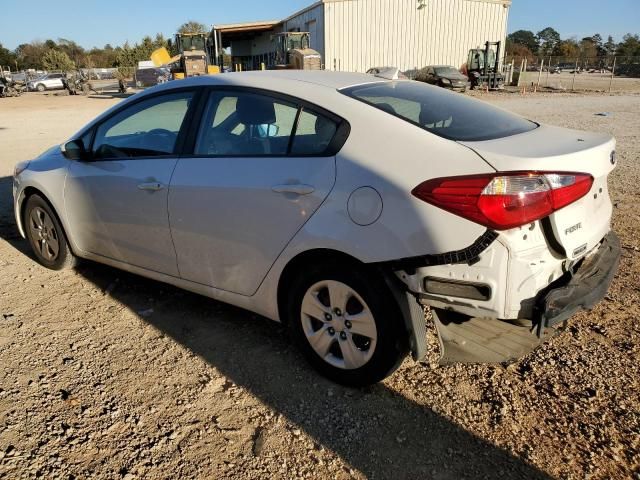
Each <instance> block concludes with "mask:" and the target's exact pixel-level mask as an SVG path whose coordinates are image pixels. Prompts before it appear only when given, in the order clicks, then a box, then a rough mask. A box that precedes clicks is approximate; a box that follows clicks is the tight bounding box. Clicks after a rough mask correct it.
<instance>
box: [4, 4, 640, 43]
mask: <svg viewBox="0 0 640 480" xmlns="http://www.w3.org/2000/svg"><path fill="white" fill-rule="evenodd" d="M8 1H9V2H10V6H5V7H4V8H3V9H2V13H1V14H0V43H2V44H3V45H4V46H5V47H6V48H9V49H14V48H15V47H17V46H18V45H20V44H21V43H27V42H30V41H32V40H46V39H49V38H51V39H53V40H56V39H58V38H66V39H70V40H75V41H76V42H77V43H79V44H80V45H82V46H83V47H85V48H91V47H94V46H97V47H102V46H104V45H105V44H107V43H110V44H112V45H114V46H115V45H121V44H122V43H124V42H125V40H129V42H131V43H135V42H137V41H139V40H140V39H141V38H142V37H143V36H144V35H155V33H157V32H161V33H163V34H164V35H165V36H166V37H171V36H173V34H174V33H175V30H176V29H177V28H178V26H180V25H181V24H182V23H184V22H186V21H188V20H196V21H199V22H201V23H204V24H206V25H212V24H216V23H218V24H220V23H233V22H244V21H254V20H271V19H274V20H275V19H282V18H285V17H287V16H289V15H290V14H292V13H294V12H295V11H297V10H299V9H301V8H304V7H306V6H307V5H310V4H312V3H313V2H314V1H315V0H233V1H231V0H187V1H184V2H182V1H176V0H172V1H166V0H156V1H153V2H152V1H146V2H145V1H144V0H100V1H97V0H61V1H55V0H54V1H52V0H22V1H16V0H8ZM547 26H552V27H553V28H555V29H556V30H558V31H559V32H560V34H561V36H562V37H563V38H567V37H571V36H574V35H575V36H576V37H578V38H582V37H585V36H591V35H593V34H594V33H596V32H598V33H600V34H601V35H602V36H603V37H604V38H605V39H606V37H607V35H609V34H611V35H613V36H614V38H615V39H616V40H620V39H621V38H622V35H624V34H625V33H628V32H632V33H640V31H639V30H640V0H535V1H534V0H513V4H512V6H511V11H510V13H509V25H508V30H509V32H513V31H516V30H520V29H524V30H532V31H533V32H538V31H540V30H542V29H543V28H545V27H547Z"/></svg>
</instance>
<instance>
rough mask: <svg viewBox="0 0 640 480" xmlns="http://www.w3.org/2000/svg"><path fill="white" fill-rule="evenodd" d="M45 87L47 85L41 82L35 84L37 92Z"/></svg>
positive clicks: (42, 90)
mask: <svg viewBox="0 0 640 480" xmlns="http://www.w3.org/2000/svg"><path fill="white" fill-rule="evenodd" d="M46 89H47V87H45V86H44V85H43V84H42V83H39V84H38V85H36V90H37V91H39V92H44V91H45V90H46Z"/></svg>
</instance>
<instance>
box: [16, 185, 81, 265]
mask: <svg viewBox="0 0 640 480" xmlns="http://www.w3.org/2000/svg"><path fill="white" fill-rule="evenodd" d="M23 225H24V229H25V232H26V235H27V239H28V240H29V244H30V245H31V249H32V250H33V253H34V255H35V257H36V260H38V262H39V263H40V264H42V265H43V266H45V267H47V268H50V269H51V270H62V269H64V268H71V267H73V266H74V265H75V263H76V262H75V257H74V256H73V254H72V253H71V249H70V248H69V244H68V243H67V237H66V236H65V233H64V230H63V229H62V226H61V225H60V222H59V221H58V217H56V215H55V214H54V213H53V210H52V209H51V207H50V206H49V204H48V203H47V202H45V201H44V199H43V198H42V197H40V196H39V195H32V196H30V197H29V198H28V199H27V204H26V206H25V211H24V219H23Z"/></svg>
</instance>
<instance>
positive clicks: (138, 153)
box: [65, 90, 195, 276]
mask: <svg viewBox="0 0 640 480" xmlns="http://www.w3.org/2000/svg"><path fill="white" fill-rule="evenodd" d="M194 95H195V94H194V92H193V91H189V90H186V91H178V92H176V91H173V93H165V94H160V95H154V96H152V97H143V98H142V99H141V100H140V101H138V102H136V103H134V104H131V105H128V106H126V107H125V108H124V109H122V110H120V111H118V112H116V113H115V114H113V115H112V116H110V117H109V118H108V119H106V120H104V121H103V122H102V123H100V124H99V125H97V126H96V127H95V128H94V129H93V131H92V133H93V132H94V133H93V136H94V139H93V142H92V146H91V147H90V149H91V154H90V156H89V158H88V160H87V161H73V162H72V163H71V164H70V166H69V171H68V175H67V180H66V183H65V206H66V211H67V216H68V218H69V224H70V226H71V230H72V237H73V239H74V240H75V242H76V244H77V245H78V247H79V248H81V249H82V250H84V251H86V252H90V253H93V254H97V255H100V256H103V257H107V258H111V259H115V260H119V261H122V262H126V263H129V264H131V265H135V266H138V267H142V268H145V269H149V270H153V271H156V272H161V273H165V274H168V275H174V276H178V269H177V266H176V255H175V250H174V248H173V244H172V242H171V232H170V230H169V220H168V216H167V198H168V192H169V188H168V187H169V183H170V180H171V175H172V173H173V170H174V168H175V166H176V162H177V158H178V157H177V152H178V149H179V148H180V140H181V138H183V136H184V133H185V131H186V123H187V122H188V118H189V115H190V109H191V107H193V104H194V103H195V102H194ZM87 143H89V142H87Z"/></svg>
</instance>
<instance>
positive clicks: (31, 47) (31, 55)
mask: <svg viewBox="0 0 640 480" xmlns="http://www.w3.org/2000/svg"><path fill="white" fill-rule="evenodd" d="M48 50H49V48H47V46H46V44H45V43H43V42H31V43H23V44H21V45H18V48H16V51H15V53H16V56H17V57H18V65H19V66H20V68H25V69H26V68H35V69H41V68H43V67H42V57H43V56H44V54H45V53H46V52H47V51H48Z"/></svg>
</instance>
